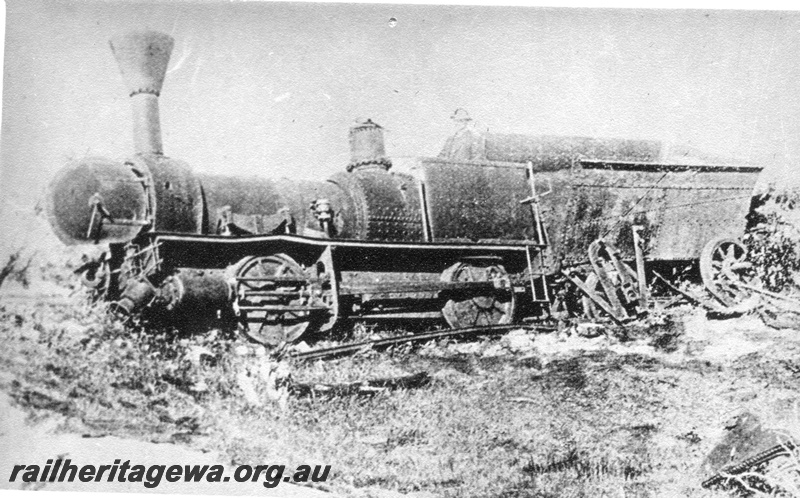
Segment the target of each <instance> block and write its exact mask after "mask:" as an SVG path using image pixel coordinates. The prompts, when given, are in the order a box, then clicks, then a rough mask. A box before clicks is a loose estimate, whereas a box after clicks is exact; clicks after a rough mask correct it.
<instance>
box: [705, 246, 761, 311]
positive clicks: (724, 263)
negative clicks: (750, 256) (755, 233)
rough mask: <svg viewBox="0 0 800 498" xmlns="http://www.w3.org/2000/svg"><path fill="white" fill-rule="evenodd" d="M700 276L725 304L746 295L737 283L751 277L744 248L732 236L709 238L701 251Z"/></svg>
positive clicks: (728, 304) (709, 290)
mask: <svg viewBox="0 0 800 498" xmlns="http://www.w3.org/2000/svg"><path fill="white" fill-rule="evenodd" d="M700 275H701V276H702V278H703V284H704V285H705V287H706V289H708V292H710V293H711V294H712V295H713V296H714V297H715V298H717V299H718V300H719V301H720V302H721V303H722V304H724V305H725V306H734V305H735V304H737V303H738V302H740V301H742V300H743V299H745V298H746V297H747V296H748V295H749V294H748V293H747V292H746V291H745V290H744V289H743V288H741V287H739V286H737V285H736V284H737V283H748V282H750V281H751V280H752V279H753V265H752V264H750V263H749V262H748V261H747V248H746V247H745V246H743V245H742V244H741V243H739V242H737V241H735V240H733V239H717V240H712V241H711V242H709V243H708V244H706V246H705V247H704V248H703V252H702V253H701V254H700Z"/></svg>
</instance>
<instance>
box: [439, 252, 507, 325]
mask: <svg viewBox="0 0 800 498" xmlns="http://www.w3.org/2000/svg"><path fill="white" fill-rule="evenodd" d="M442 281H444V282H495V284H496V285H495V289H494V290H493V291H488V292H486V291H484V292H485V293H484V294H482V295H479V296H474V295H473V296H465V297H461V296H458V297H455V296H454V297H452V298H451V299H449V300H448V301H447V303H446V304H445V305H444V308H442V315H444V318H445V320H446V321H447V323H448V324H449V325H450V326H451V327H453V328H462V327H478V326H484V325H500V324H504V323H511V321H512V320H513V318H514V307H515V300H514V292H513V290H512V288H511V286H510V285H507V284H508V282H509V280H508V273H507V272H506V270H505V269H504V268H503V267H502V266H500V265H497V264H492V263H486V264H482V263H471V262H470V263H456V264H454V265H453V266H451V267H450V268H448V269H447V270H445V271H444V273H442Z"/></svg>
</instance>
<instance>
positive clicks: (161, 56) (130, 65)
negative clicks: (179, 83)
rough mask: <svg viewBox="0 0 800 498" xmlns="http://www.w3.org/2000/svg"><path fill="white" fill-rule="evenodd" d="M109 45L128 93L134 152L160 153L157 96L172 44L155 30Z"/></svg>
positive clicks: (130, 34) (142, 32)
mask: <svg viewBox="0 0 800 498" xmlns="http://www.w3.org/2000/svg"><path fill="white" fill-rule="evenodd" d="M109 44H110V45H111V51H112V52H113V53H114V57H115V58H116V59H117V63H118V64H119V69H120V72H121V73H122V78H123V79H124V80H125V84H126V85H127V86H128V91H129V92H130V96H131V106H132V108H133V141H134V147H135V149H136V152H137V153H139V154H163V153H164V150H163V145H162V143H161V124H160V119H159V112H158V96H159V94H160V93H161V86H162V85H163V83H164V76H165V75H166V72H167V64H168V63H169V56H170V54H171V53H172V47H173V46H174V44H175V41H174V40H173V39H172V37H171V36H169V35H166V34H164V33H159V32H157V31H133V32H130V33H126V34H124V35H120V36H116V37H114V38H112V39H111V40H110V41H109Z"/></svg>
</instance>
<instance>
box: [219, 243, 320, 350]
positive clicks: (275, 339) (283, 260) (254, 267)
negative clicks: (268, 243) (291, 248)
mask: <svg viewBox="0 0 800 498" xmlns="http://www.w3.org/2000/svg"><path fill="white" fill-rule="evenodd" d="M237 266H238V270H237V271H236V305H235V309H236V310H237V312H238V313H239V317H240V321H241V324H242V328H243V330H244V332H245V333H246V334H247V336H248V337H249V338H250V339H252V340H254V341H256V342H259V343H262V344H265V345H268V346H277V345H279V344H282V343H285V342H292V341H295V340H297V339H298V338H300V336H302V335H303V334H304V333H305V332H307V331H308V329H309V326H310V325H311V324H312V322H313V321H314V318H315V315H314V311H312V310H310V309H309V308H310V306H309V302H310V300H311V297H310V296H311V294H310V292H309V291H308V285H307V278H306V274H305V272H304V271H303V268H302V267H301V266H300V265H299V264H297V263H296V262H295V261H294V260H293V259H292V258H290V257H289V256H287V255H285V254H274V255H270V256H255V257H250V258H246V259H244V260H243V261H241V262H240V263H239V264H238V265H237Z"/></svg>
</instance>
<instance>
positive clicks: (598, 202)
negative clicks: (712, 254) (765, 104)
mask: <svg viewBox="0 0 800 498" xmlns="http://www.w3.org/2000/svg"><path fill="white" fill-rule="evenodd" d="M582 166H583V167H582V168H580V169H576V170H574V171H573V175H572V182H571V185H570V186H569V187H568V188H570V189H571V194H570V196H569V199H568V202H567V203H566V211H567V215H566V218H565V219H564V220H563V222H562V223H563V230H562V240H561V241H560V244H559V245H560V247H561V251H563V252H564V254H567V255H569V256H572V257H575V258H579V257H580V255H581V254H586V250H587V249H588V245H589V244H590V243H591V242H592V241H593V240H595V239H597V238H600V237H605V238H606V240H609V241H611V242H612V243H614V244H615V245H616V247H617V249H619V250H620V251H621V252H622V254H623V257H625V258H633V257H634V255H633V233H632V228H631V227H632V226H633V225H641V226H643V227H644V230H643V232H642V236H643V239H644V240H645V242H646V244H647V246H646V247H647V251H646V256H647V258H648V259H650V260H689V259H697V258H699V256H700V252H701V251H702V248H703V246H704V245H705V244H706V243H707V242H708V241H710V240H712V239H715V238H719V237H730V238H738V237H740V236H741V235H742V233H743V232H744V228H745V224H746V220H745V216H746V215H747V211H748V209H749V205H750V198H751V196H752V191H753V187H754V185H755V181H756V179H757V176H758V173H759V172H760V170H761V168H756V167H726V166H681V165H659V164H645V163H639V164H637V163H608V162H600V161H586V162H584V163H582ZM554 245H555V244H554Z"/></svg>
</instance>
